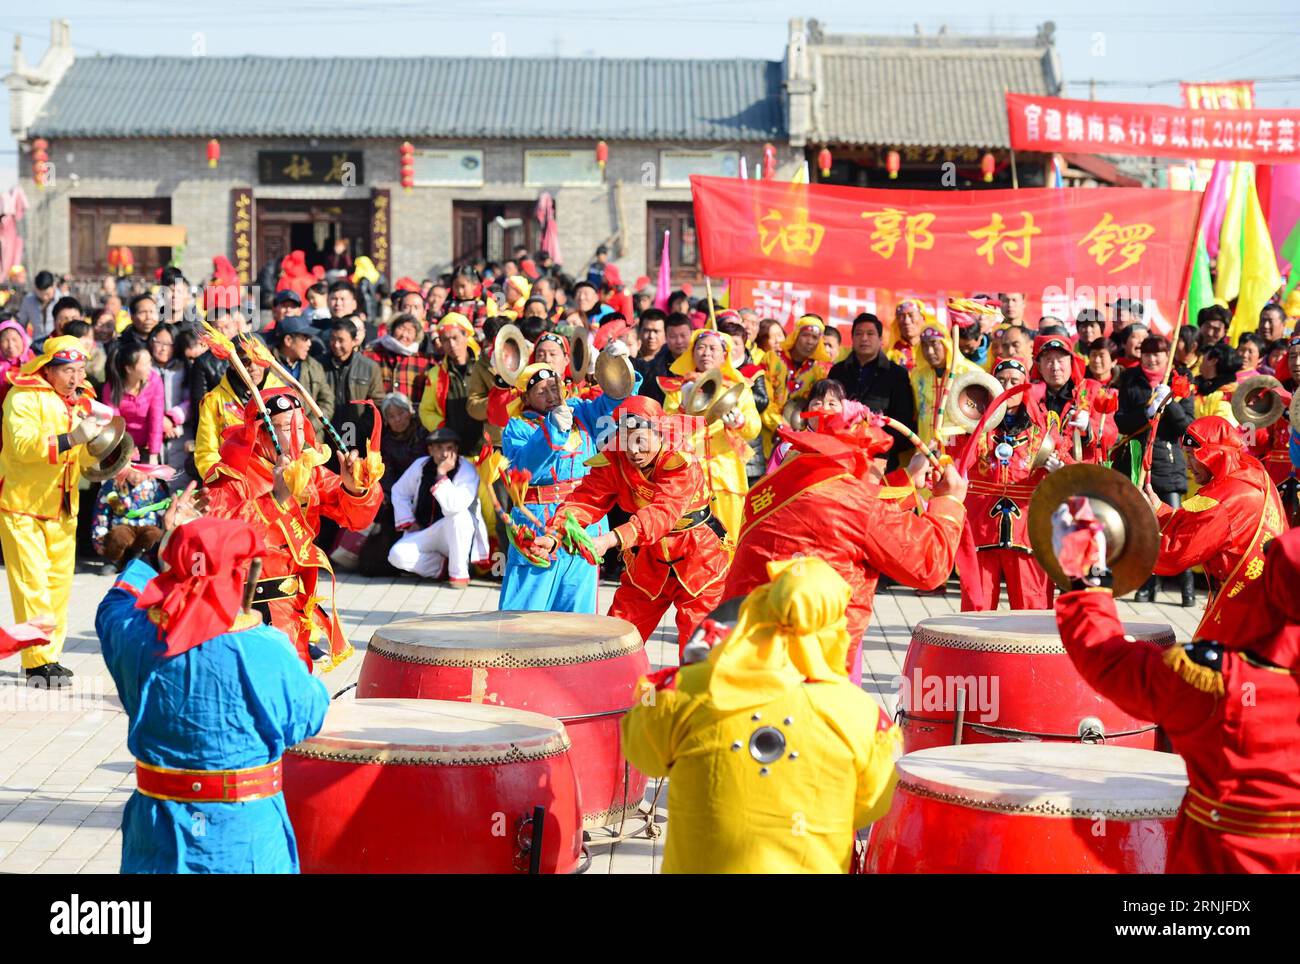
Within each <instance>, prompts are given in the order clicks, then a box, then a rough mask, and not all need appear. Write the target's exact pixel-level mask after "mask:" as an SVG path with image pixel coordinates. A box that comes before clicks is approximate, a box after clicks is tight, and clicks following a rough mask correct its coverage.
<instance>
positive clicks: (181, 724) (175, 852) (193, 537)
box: [95, 486, 329, 874]
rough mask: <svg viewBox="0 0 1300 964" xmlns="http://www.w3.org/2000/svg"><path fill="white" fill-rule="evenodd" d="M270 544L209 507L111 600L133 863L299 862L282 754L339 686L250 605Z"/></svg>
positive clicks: (100, 620)
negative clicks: (129, 771) (130, 777)
mask: <svg viewBox="0 0 1300 964" xmlns="http://www.w3.org/2000/svg"><path fill="white" fill-rule="evenodd" d="M191 488H192V486H191ZM170 514H171V513H169V515H170ZM264 551H265V547H263V546H261V545H259V544H258V541H257V537H256V536H255V534H254V532H253V529H252V527H250V526H249V525H248V524H247V523H245V522H238V521H234V520H228V519H217V518H197V519H194V520H193V521H191V522H188V523H186V524H184V525H180V526H178V527H176V528H175V529H174V530H172V531H170V532H169V534H168V535H167V536H166V537H165V539H164V541H163V543H162V544H161V545H160V551H159V558H160V559H161V570H162V571H161V572H157V571H155V569H154V568H153V567H152V566H150V565H148V564H147V563H146V562H144V561H143V560H140V559H137V560H135V561H133V562H132V563H131V564H130V565H129V566H128V567H127V569H126V571H125V572H123V573H122V575H121V577H120V578H119V579H118V581H117V582H116V583H115V584H114V586H113V588H112V589H110V590H109V592H108V595H107V596H105V597H104V600H103V602H101V603H100V605H99V611H98V613H97V615H96V617H95V628H96V630H97V631H98V632H99V639H100V643H101V645H102V647H103V652H104V662H105V663H107V664H108V670H109V672H110V673H111V674H112V676H113V682H114V683H115V684H116V685H117V691H118V695H119V696H120V697H121V699H122V705H123V707H124V708H125V709H126V712H127V715H128V716H129V718H130V724H129V730H128V735H127V746H128V747H129V748H130V750H131V753H132V755H134V756H135V759H136V791H135V793H133V794H132V795H131V799H130V800H129V801H127V804H126V812H125V813H124V814H123V817H122V873H165V874H184V873H243V874H247V873H297V871H298V847H297V842H296V840H295V838H294V834H293V827H292V826H291V825H290V824H289V815H288V813H287V811H286V810H285V804H284V795H283V793H281V789H282V786H283V781H282V779H281V776H280V756H281V754H282V753H283V752H284V749H285V748H286V747H288V746H292V745H293V744H295V743H298V742H300V741H301V740H303V739H306V738H307V737H309V736H312V735H314V734H315V733H316V732H317V731H319V730H320V727H321V724H322V723H323V722H324V720H325V710H326V707H327V706H328V705H329V696H328V694H327V693H326V690H325V687H324V685H323V684H322V683H321V682H320V681H319V680H317V679H314V678H312V676H311V674H310V673H309V672H308V670H307V668H306V667H305V666H304V665H303V662H302V660H301V659H299V658H298V655H297V654H296V653H295V652H294V649H293V646H292V645H291V644H290V643H289V640H288V638H287V637H286V636H285V635H284V633H282V632H280V630H278V629H275V628H273V627H270V626H263V625H261V617H260V616H259V615H258V614H256V613H253V612H250V613H244V612H241V610H240V602H241V599H242V597H243V591H244V584H245V580H246V578H247V574H248V569H249V563H250V561H251V560H252V559H254V558H255V557H257V556H259V555H261V554H262V553H263V552H264ZM163 625H166V627H167V628H166V630H163V629H162V626H163Z"/></svg>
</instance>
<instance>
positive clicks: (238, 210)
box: [230, 187, 253, 285]
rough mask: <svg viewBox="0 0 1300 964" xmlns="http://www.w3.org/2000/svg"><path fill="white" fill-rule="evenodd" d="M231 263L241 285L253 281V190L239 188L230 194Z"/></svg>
mask: <svg viewBox="0 0 1300 964" xmlns="http://www.w3.org/2000/svg"><path fill="white" fill-rule="evenodd" d="M230 263H231V264H232V265H233V266H234V268H235V273H236V274H238V275H239V283H240V284H245V285H246V284H250V283H251V282H252V280H253V189H252V188H251V187H237V188H234V189H233V190H231V192H230Z"/></svg>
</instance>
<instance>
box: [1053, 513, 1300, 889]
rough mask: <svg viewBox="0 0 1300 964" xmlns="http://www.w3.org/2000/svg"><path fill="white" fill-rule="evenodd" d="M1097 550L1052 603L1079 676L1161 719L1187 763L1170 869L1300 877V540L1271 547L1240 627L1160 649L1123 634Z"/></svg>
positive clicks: (1063, 524) (1063, 518) (1124, 704)
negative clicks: (1299, 582) (1071, 588)
mask: <svg viewBox="0 0 1300 964" xmlns="http://www.w3.org/2000/svg"><path fill="white" fill-rule="evenodd" d="M1072 501H1073V500H1072ZM1062 510H1066V511H1064V512H1063V511H1062ZM1057 513H1058V514H1057V516H1056V517H1055V518H1054V520H1053V529H1054V542H1056V544H1057V546H1058V550H1059V547H1060V545H1061V542H1062V541H1063V539H1064V538H1065V537H1066V536H1067V535H1068V534H1069V533H1070V532H1071V531H1072V530H1073V529H1074V526H1075V525H1076V524H1077V523H1076V520H1075V518H1074V515H1073V514H1072V512H1070V511H1069V507H1068V506H1062V507H1061V508H1060V509H1058V510H1057ZM1086 524H1087V523H1085V525H1086ZM1094 538H1096V536H1094ZM1098 543H1099V544H1098V548H1097V553H1096V554H1094V555H1093V556H1092V557H1091V559H1088V560H1082V559H1081V560H1079V561H1080V563H1081V564H1080V565H1077V566H1074V567H1067V574H1068V575H1070V576H1072V577H1073V578H1074V579H1075V583H1074V585H1075V586H1076V587H1078V588H1077V589H1076V591H1072V592H1068V593H1065V594H1064V595H1062V596H1061V597H1060V598H1059V599H1057V601H1056V620H1057V624H1058V625H1059V626H1060V630H1061V639H1062V641H1063V642H1064V644H1065V648H1066V650H1067V651H1068V652H1069V654H1070V658H1071V659H1072V660H1073V661H1074V665H1075V666H1076V667H1077V668H1078V670H1079V672H1080V674H1081V675H1082V676H1083V677H1084V679H1086V680H1087V681H1088V683H1089V684H1090V685H1091V686H1092V687H1093V688H1094V689H1096V690H1097V692H1099V693H1101V694H1102V695H1103V696H1105V697H1106V698H1107V699H1110V700H1113V701H1114V702H1115V703H1116V704H1118V705H1119V706H1120V708H1121V709H1123V710H1124V711H1125V712H1127V713H1131V714H1133V715H1134V716H1137V717H1139V718H1141V719H1144V720H1154V721H1155V722H1156V723H1159V724H1160V728H1161V729H1162V730H1163V731H1164V732H1165V734H1166V735H1167V736H1168V737H1169V740H1170V742H1171V743H1172V744H1173V748H1174V752H1175V753H1177V754H1179V755H1180V756H1181V757H1182V758H1183V760H1184V761H1185V762H1186V763H1187V779H1188V784H1189V786H1188V788H1187V795H1186V796H1185V797H1184V798H1183V803H1182V807H1181V808H1180V810H1179V814H1178V822H1177V824H1176V826H1175V828H1174V836H1173V840H1172V841H1171V844H1170V848H1169V863H1168V865H1167V866H1166V868H1165V869H1166V872H1168V873H1171V874H1186V873H1204V874H1232V873H1270V874H1288V873H1289V874H1294V873H1297V872H1300V829H1298V828H1300V824H1298V820H1300V818H1297V814H1300V726H1298V725H1297V720H1298V719H1300V679H1297V677H1300V595H1297V593H1296V592H1295V586H1296V584H1297V580H1300V532H1298V531H1295V530H1293V531H1291V532H1289V533H1287V534H1286V535H1284V536H1282V537H1281V538H1278V539H1275V540H1274V541H1273V542H1272V544H1271V545H1270V546H1269V548H1268V550H1267V552H1266V554H1265V556H1264V558H1263V563H1264V566H1263V573H1262V575H1261V577H1260V578H1258V579H1255V580H1252V581H1250V582H1249V583H1248V584H1247V587H1246V588H1245V589H1244V590H1243V591H1242V593H1241V595H1240V599H1241V608H1240V612H1241V615H1242V619H1241V622H1239V623H1237V624H1235V625H1233V626H1228V627H1225V632H1224V633H1223V634H1222V635H1220V636H1217V637H1210V638H1198V639H1195V640H1194V641H1193V642H1191V643H1187V644H1177V645H1174V646H1170V647H1169V648H1168V649H1166V650H1164V651H1163V652H1161V651H1160V650H1156V649H1153V648H1152V647H1150V646H1135V645H1133V641H1132V637H1128V636H1125V635H1124V625H1123V623H1122V622H1121V621H1120V618H1119V615H1118V613H1117V612H1116V610H1115V600H1114V597H1113V596H1112V595H1111V592H1110V590H1109V589H1107V588H1102V587H1101V586H1100V585H1098V584H1103V583H1105V582H1106V581H1107V574H1106V573H1105V572H1104V571H1103V570H1102V569H1100V568H1098V567H1095V566H1093V565H1090V564H1089V563H1092V562H1095V560H1096V559H1105V557H1106V551H1105V539H1104V536H1103V537H1101V538H1100V539H1098ZM1059 554H1060V553H1059V551H1058V555H1059ZM1061 562H1062V566H1063V567H1066V557H1065V556H1062V557H1061ZM1071 568H1072V569H1073V571H1071Z"/></svg>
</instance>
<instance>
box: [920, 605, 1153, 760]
mask: <svg viewBox="0 0 1300 964" xmlns="http://www.w3.org/2000/svg"><path fill="white" fill-rule="evenodd" d="M1124 628H1125V629H1126V630H1127V632H1128V635H1129V637H1130V638H1131V639H1132V640H1133V642H1134V645H1139V646H1160V647H1165V646H1170V645H1172V644H1173V642H1174V633H1173V630H1172V629H1170V628H1169V627H1168V626H1165V625H1162V624H1160V623H1125V625H1124ZM959 715H960V716H961V718H962V724H961V728H960V729H961V733H960V738H958V733H957V729H958V727H957V717H958V716H959ZM899 722H900V724H901V726H902V727H903V751H904V752H905V753H911V752H913V751H915V750H924V749H926V748H928V747H932V746H949V745H951V744H954V743H990V742H1002V741H1017V740H1028V741H1043V742H1060V743H1080V742H1082V743H1101V742H1104V743H1113V744H1116V745H1119V746H1129V747H1136V748H1138V749H1144V750H1153V749H1156V748H1157V747H1158V745H1159V743H1158V733H1157V731H1156V726H1155V724H1154V723H1150V722H1148V721H1146V720H1140V719H1138V718H1137V717H1135V716H1131V715H1129V714H1128V713H1125V712H1124V711H1123V710H1121V709H1120V708H1119V707H1118V706H1116V705H1115V704H1114V703H1112V702H1111V701H1110V700H1108V699H1106V698H1105V697H1103V696H1102V695H1101V694H1100V693H1098V692H1097V691H1096V690H1094V689H1093V688H1092V687H1091V686H1089V685H1088V684H1087V682H1085V681H1084V679H1083V677H1082V676H1080V675H1079V671H1078V670H1076V669H1075V668H1074V663H1072V662H1071V661H1070V656H1069V654H1068V653H1066V651H1065V647H1064V646H1063V645H1062V644H1061V636H1060V633H1059V632H1058V631H1057V628H1056V617H1055V616H1054V615H1053V614H1052V613H1051V612H1042V611H1016V610H1013V611H1011V612H1005V611H1004V612H986V613H960V614H953V615H950V616H933V617H931V618H929V619H923V620H921V621H920V622H919V623H917V624H916V627H915V629H914V630H913V631H912V642H911V645H910V646H908V648H907V656H906V658H905V659H904V661H903V679H902V686H901V689H900V692H899Z"/></svg>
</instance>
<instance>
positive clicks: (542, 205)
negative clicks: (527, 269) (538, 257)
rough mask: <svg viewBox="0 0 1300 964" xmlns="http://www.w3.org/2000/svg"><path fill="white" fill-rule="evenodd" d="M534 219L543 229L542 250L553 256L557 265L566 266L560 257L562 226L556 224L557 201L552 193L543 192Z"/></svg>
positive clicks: (552, 258) (538, 200)
mask: <svg viewBox="0 0 1300 964" xmlns="http://www.w3.org/2000/svg"><path fill="white" fill-rule="evenodd" d="M533 215H534V217H536V218H537V222H538V224H539V225H541V228H542V240H541V246H542V250H543V251H545V252H546V253H547V254H549V255H550V256H551V260H552V261H554V262H555V263H556V264H564V261H563V259H562V258H561V257H560V226H559V225H558V224H556V223H555V199H554V198H553V197H551V192H550V191H543V192H542V194H541V196H540V197H539V198H538V199H537V209H536V210H535V211H534V212H533Z"/></svg>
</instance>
